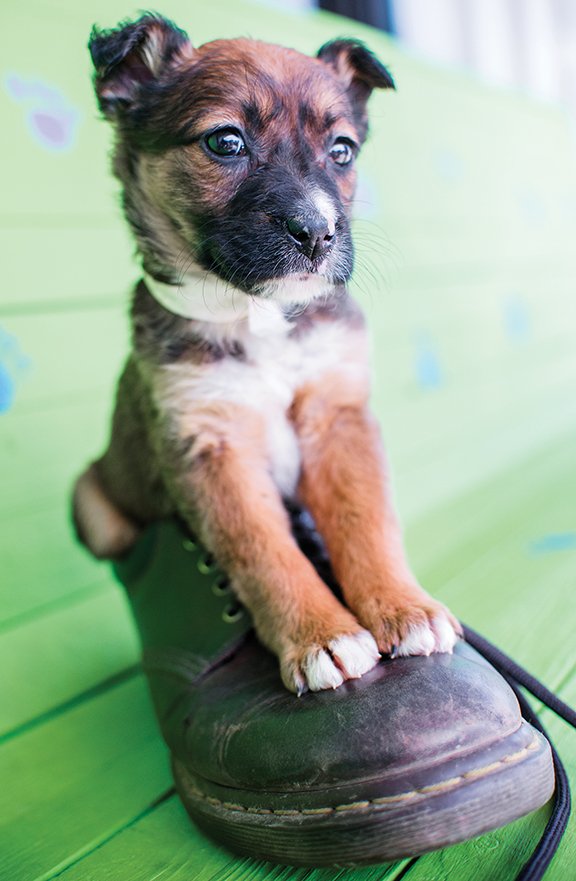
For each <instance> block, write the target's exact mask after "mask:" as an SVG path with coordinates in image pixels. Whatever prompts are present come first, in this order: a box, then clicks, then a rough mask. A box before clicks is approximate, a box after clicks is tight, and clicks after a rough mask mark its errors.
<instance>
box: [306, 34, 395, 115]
mask: <svg viewBox="0 0 576 881" xmlns="http://www.w3.org/2000/svg"><path fill="white" fill-rule="evenodd" d="M317 57H318V58H319V59H320V61H323V62H324V63H325V64H327V65H328V66H329V67H331V68H332V69H333V71H334V73H336V74H337V76H339V77H340V79H341V80H343V82H344V83H345V85H346V88H347V90H348V92H349V94H350V98H351V100H352V103H353V104H356V103H360V104H362V105H365V104H366V101H367V100H368V98H369V97H370V93H371V92H372V89H395V88H396V86H395V85H394V80H393V79H392V76H391V75H390V73H389V71H388V70H387V69H386V68H385V67H384V65H383V64H381V62H380V61H378V59H377V58H376V56H375V55H374V54H373V53H372V52H370V50H369V49H367V48H366V46H365V45H364V43H362V42H360V40H331V41H330V42H329V43H325V44H324V45H323V46H322V48H321V49H319V51H318V56H317Z"/></svg>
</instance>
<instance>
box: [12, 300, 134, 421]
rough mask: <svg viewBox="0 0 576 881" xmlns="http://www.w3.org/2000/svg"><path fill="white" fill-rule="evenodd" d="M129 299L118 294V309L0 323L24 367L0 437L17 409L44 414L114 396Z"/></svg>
mask: <svg viewBox="0 0 576 881" xmlns="http://www.w3.org/2000/svg"><path fill="white" fill-rule="evenodd" d="M127 294H128V292H127V291H124V292H122V294H119V296H118V306H117V307H116V308H110V307H108V308H106V309H102V310H99V309H97V310H90V311H85V312H81V313H80V314H78V313H76V312H64V313H55V314H40V315H30V314H29V315H25V316H21V317H17V316H11V317H9V318H5V319H3V320H2V329H3V331H4V332H5V333H7V334H9V335H10V336H11V337H12V339H13V340H15V341H16V344H17V346H18V349H19V350H20V352H21V353H22V356H23V357H24V358H25V359H26V362H27V363H25V364H24V365H23V366H22V369H21V371H19V372H20V376H19V377H18V380H19V381H18V387H17V394H16V396H15V404H14V407H13V409H12V410H11V411H10V412H9V413H8V414H6V415H4V416H3V417H2V422H1V423H0V431H1V432H2V435H1V437H3V436H4V432H5V431H6V430H7V427H9V423H10V418H11V416H13V415H14V414H15V413H17V412H19V411H20V410H35V409H36V410H38V409H40V408H42V409H46V407H47V406H49V405H50V404H52V403H54V404H58V403H59V402H60V401H67V400H69V401H71V403H72V406H74V405H75V404H77V403H78V402H79V401H80V400H81V399H82V396H84V397H85V398H86V400H91V399H92V398H93V396H94V394H95V393H98V392H100V393H101V392H103V391H105V392H106V393H107V394H108V395H111V394H112V391H113V388H114V385H115V381H116V375H117V374H118V372H119V369H120V366H121V364H122V362H123V360H124V354H125V352H126V350H127V347H128V339H129V331H128V322H127V317H126V315H125V313H126V312H127V311H128V295H127ZM71 409H72V407H71Z"/></svg>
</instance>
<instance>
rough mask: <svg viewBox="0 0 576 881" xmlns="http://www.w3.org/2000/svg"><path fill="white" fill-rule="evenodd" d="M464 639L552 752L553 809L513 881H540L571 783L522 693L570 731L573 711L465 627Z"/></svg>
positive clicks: (563, 821) (564, 817)
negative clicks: (508, 689)
mask: <svg viewBox="0 0 576 881" xmlns="http://www.w3.org/2000/svg"><path fill="white" fill-rule="evenodd" d="M464 636H465V638H466V641H467V642H468V643H470V645H471V646H472V647H473V648H475V649H476V651H477V652H479V653H480V654H481V655H483V656H484V657H485V658H486V660H487V661H489V662H490V664H492V666H493V667H495V668H496V670H498V672H499V673H500V675H501V676H503V677H504V679H505V680H506V681H507V682H508V684H509V685H510V687H511V688H512V690H513V691H514V693H515V695H516V697H517V698H518V703H519V704H520V709H521V710H522V715H523V716H524V718H525V719H526V720H527V721H528V722H530V724H531V725H533V726H534V728H537V729H538V731H540V732H541V733H542V734H543V735H544V736H545V737H546V739H547V740H548V742H549V743H550V747H551V749H552V758H553V761H554V770H555V772H556V790H555V792H554V807H553V809H552V814H551V815H550V819H549V820H548V823H547V824H546V828H545V829H544V832H543V833H542V837H541V838H540V841H539V842H538V844H537V845H536V847H535V849H534V851H533V852H532V855H531V856H530V858H529V859H528V861H527V862H526V863H525V864H524V865H523V866H522V869H521V870H520V873H519V874H518V875H517V876H516V881H540V879H541V878H543V877H544V873H545V872H546V870H547V868H548V866H549V865H550V862H551V861H552V858H553V857H554V854H555V853H556V851H557V850H558V845H559V844H560V841H561V840H562V836H563V835H564V832H565V831H566V826H567V825H568V818H569V817H570V808H571V798H570V783H569V781H568V775H567V774H566V771H565V769H564V765H563V764H562V762H561V760H560V757H559V755H558V753H557V752H556V750H555V749H554V746H553V744H552V741H551V740H550V737H549V735H548V734H547V732H546V730H545V728H544V726H543V725H542V723H541V721H540V719H539V718H538V716H537V715H536V713H535V712H534V710H533V709H532V707H531V706H530V704H529V702H528V700H527V699H526V697H525V696H524V694H523V693H522V691H521V689H522V688H523V689H525V690H526V691H529V692H530V694H532V695H533V696H534V697H535V698H536V699H537V700H539V701H540V702H541V703H543V704H544V705H545V706H546V707H548V708H549V709H550V710H552V711H553V712H554V713H556V715H558V716H560V717H561V718H562V719H564V721H565V722H567V723H568V724H569V725H572V727H573V728H576V711H574V710H573V709H572V707H569V706H568V704H565V703H564V701H561V700H560V698H559V697H557V696H556V695H555V694H553V693H552V692H551V691H549V690H548V689H547V688H546V687H545V686H544V685H542V683H541V682H540V681H539V680H538V679H535V677H534V676H531V675H530V673H528V672H527V671H526V670H524V668H523V667H521V666H520V665H519V664H517V663H516V661H513V660H512V658H509V657H508V655H505V654H504V652H502V651H500V649H497V648H496V647H495V646H493V645H492V643H490V642H488V640H487V639H484V637H483V636H480V634H479V633H476V631H474V630H472V629H471V628H470V627H466V626H465V627H464Z"/></svg>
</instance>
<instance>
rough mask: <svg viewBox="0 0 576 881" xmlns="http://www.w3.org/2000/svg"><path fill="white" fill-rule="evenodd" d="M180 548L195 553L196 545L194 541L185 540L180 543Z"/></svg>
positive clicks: (190, 539)
mask: <svg viewBox="0 0 576 881" xmlns="http://www.w3.org/2000/svg"><path fill="white" fill-rule="evenodd" d="M182 547H183V548H184V550H185V551H195V550H196V549H197V547H198V545H197V544H196V542H195V541H194V539H192V538H185V539H184V541H183V542H182Z"/></svg>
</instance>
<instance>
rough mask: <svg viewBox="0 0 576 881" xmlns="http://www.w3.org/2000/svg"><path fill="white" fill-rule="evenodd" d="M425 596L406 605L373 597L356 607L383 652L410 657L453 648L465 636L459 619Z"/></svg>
mask: <svg viewBox="0 0 576 881" xmlns="http://www.w3.org/2000/svg"><path fill="white" fill-rule="evenodd" d="M423 595H424V599H422V600H420V601H417V600H414V599H413V598H412V599H411V600H410V601H407V602H406V603H405V604H399V603H397V602H390V600H388V601H386V600H385V599H378V600H376V601H375V600H374V599H373V598H371V600H370V601H369V602H368V603H367V604H366V606H365V607H364V608H363V609H362V611H360V610H358V609H357V610H356V611H357V614H358V618H359V620H360V622H361V623H362V624H364V626H365V627H368V628H369V630H370V632H371V633H372V634H373V635H374V638H375V639H376V642H377V644H378V648H379V649H380V651H381V652H382V653H384V654H390V655H392V656H393V657H397V656H400V657H406V656H409V655H431V654H432V653H433V652H448V653H451V652H452V651H453V649H454V646H455V644H456V642H457V640H458V638H459V637H460V636H462V628H461V626H460V624H459V622H458V621H457V619H456V618H455V617H454V616H453V615H452V614H451V613H450V612H449V611H448V609H446V608H445V607H444V606H443V605H442V604H441V603H437V602H436V601H435V600H433V599H431V598H430V597H427V595H426V594H423Z"/></svg>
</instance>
